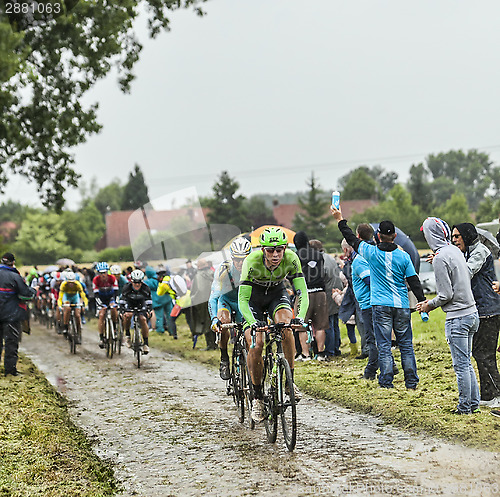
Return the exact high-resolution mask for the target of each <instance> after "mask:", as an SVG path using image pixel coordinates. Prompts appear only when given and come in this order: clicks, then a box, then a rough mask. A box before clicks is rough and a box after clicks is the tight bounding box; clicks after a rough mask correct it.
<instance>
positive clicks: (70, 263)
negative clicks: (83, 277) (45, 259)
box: [56, 257, 75, 266]
mask: <svg viewBox="0 0 500 497" xmlns="http://www.w3.org/2000/svg"><path fill="white" fill-rule="evenodd" d="M56 264H59V266H74V265H75V261H74V260H72V259H68V258H67V257H63V258H62V259H58V260H57V261H56Z"/></svg>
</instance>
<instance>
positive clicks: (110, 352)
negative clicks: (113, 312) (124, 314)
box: [104, 316, 113, 359]
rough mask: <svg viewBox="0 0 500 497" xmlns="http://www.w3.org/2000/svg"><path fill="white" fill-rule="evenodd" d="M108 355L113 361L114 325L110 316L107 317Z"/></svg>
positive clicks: (106, 337)
mask: <svg viewBox="0 0 500 497" xmlns="http://www.w3.org/2000/svg"><path fill="white" fill-rule="evenodd" d="M104 337H105V339H106V355H107V356H108V357H109V358H110V359H111V358H112V357H113V323H112V321H111V318H110V317H109V316H107V317H106V334H105V335H104Z"/></svg>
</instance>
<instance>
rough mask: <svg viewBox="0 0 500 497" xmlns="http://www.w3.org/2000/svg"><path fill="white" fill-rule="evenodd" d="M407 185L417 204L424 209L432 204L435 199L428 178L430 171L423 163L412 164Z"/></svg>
mask: <svg viewBox="0 0 500 497" xmlns="http://www.w3.org/2000/svg"><path fill="white" fill-rule="evenodd" d="M406 187H407V189H408V191H409V192H410V194H411V198H412V201H413V203H414V204H415V205H418V206H420V207H421V208H422V209H425V208H427V207H429V206H430V205H432V203H433V199H432V193H431V187H430V184H429V180H428V171H427V170H426V168H425V166H424V165H423V164H422V163H420V164H417V165H416V166H415V165H412V166H411V168H410V179H409V180H408V183H407V185H406Z"/></svg>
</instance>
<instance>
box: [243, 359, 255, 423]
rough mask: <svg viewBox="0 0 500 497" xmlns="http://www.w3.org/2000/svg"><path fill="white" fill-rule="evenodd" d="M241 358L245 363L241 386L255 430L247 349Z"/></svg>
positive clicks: (246, 407) (249, 418)
mask: <svg viewBox="0 0 500 497" xmlns="http://www.w3.org/2000/svg"><path fill="white" fill-rule="evenodd" d="M241 357H242V359H241V360H242V361H243V362H244V363H245V364H244V366H243V364H242V365H241V386H242V388H243V394H244V396H245V399H244V402H245V409H246V410H247V413H248V423H249V427H250V429H251V430H254V429H255V421H254V420H253V419H252V416H251V412H252V400H253V398H254V395H253V384H252V377H251V376H250V370H249V369H248V362H247V351H246V349H243V350H242V353H241Z"/></svg>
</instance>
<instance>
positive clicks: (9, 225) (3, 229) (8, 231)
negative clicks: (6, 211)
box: [0, 221, 19, 242]
mask: <svg viewBox="0 0 500 497" xmlns="http://www.w3.org/2000/svg"><path fill="white" fill-rule="evenodd" d="M18 228H19V226H18V225H17V224H16V223H14V222H13V221H4V222H3V223H0V236H1V237H2V239H3V241H5V242H12V241H14V237H15V236H16V233H17V230H18Z"/></svg>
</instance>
